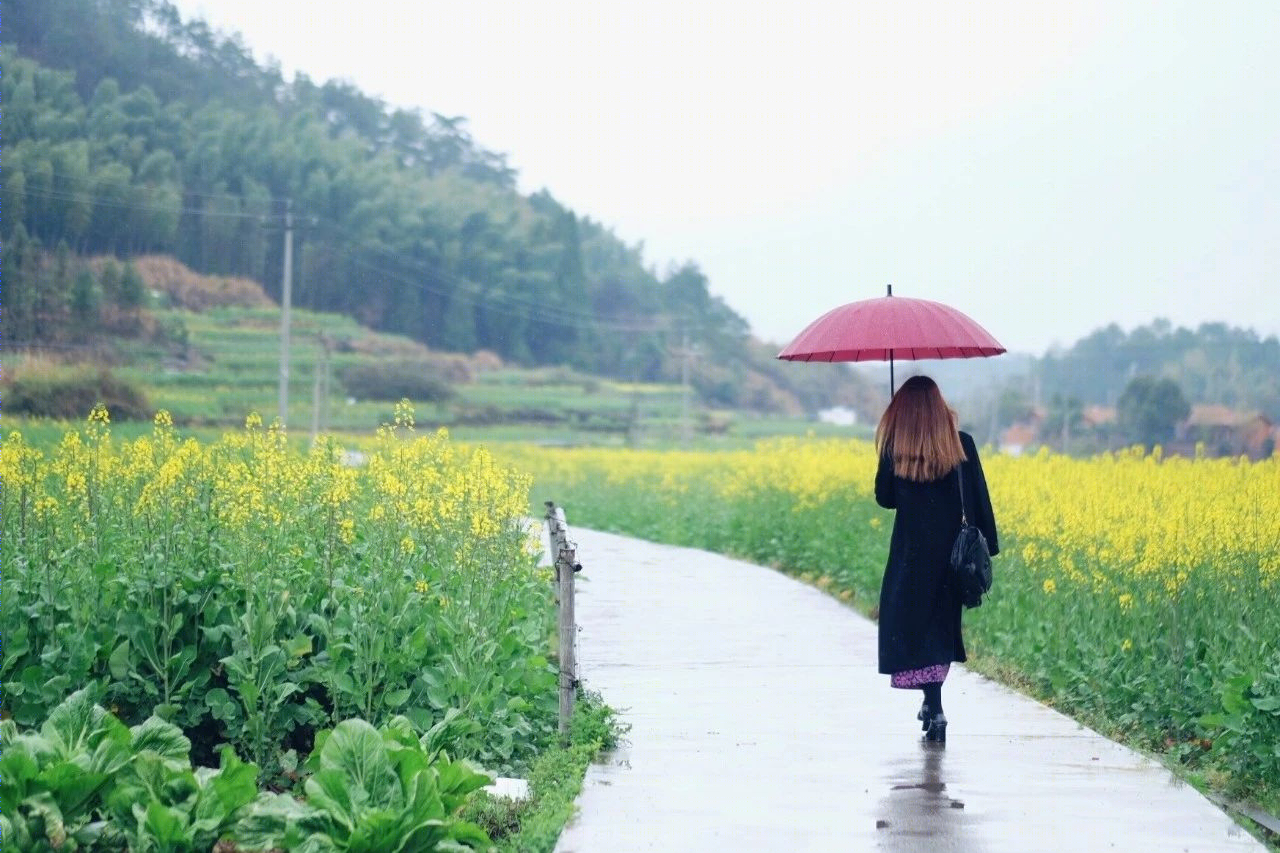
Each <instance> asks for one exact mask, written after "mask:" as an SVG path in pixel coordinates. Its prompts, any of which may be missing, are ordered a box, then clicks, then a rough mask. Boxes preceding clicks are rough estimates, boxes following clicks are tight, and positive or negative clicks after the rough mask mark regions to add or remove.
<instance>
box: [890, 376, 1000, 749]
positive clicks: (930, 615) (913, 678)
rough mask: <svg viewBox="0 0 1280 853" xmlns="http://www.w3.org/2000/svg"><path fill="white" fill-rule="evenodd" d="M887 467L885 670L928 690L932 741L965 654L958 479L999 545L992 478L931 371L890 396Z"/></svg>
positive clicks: (992, 543) (899, 681) (895, 679)
mask: <svg viewBox="0 0 1280 853" xmlns="http://www.w3.org/2000/svg"><path fill="white" fill-rule="evenodd" d="M876 449H877V450H878V451H879V453H880V467H879V469H878V470H877V471H876V502H877V503H879V504H880V506H882V507H885V508H887V509H893V510H896V512H895V514H894V520H893V536H892V538H891V539H890V541H889V561H888V564H887V565H886V566H885V570H884V581H883V583H882V584H881V586H880V620H879V623H880V672H882V673H884V674H886V675H889V676H890V681H889V683H890V685H891V686H893V687H898V688H903V689H920V690H923V691H924V703H923V704H922V705H921V706H920V713H919V715H918V718H919V719H920V720H921V722H922V728H923V730H924V731H925V739H926V740H929V741H938V742H943V743H945V742H946V739H947V718H946V716H945V715H944V714H943V712H942V683H943V681H945V680H946V677H947V672H948V671H949V669H950V668H951V662H952V661H963V660H965V652H964V638H963V637H961V635H960V612H961V605H960V598H959V596H958V594H957V592H956V590H955V588H954V585H953V584H952V582H951V578H950V570H951V565H950V558H951V546H952V545H953V544H954V543H955V540H956V536H957V535H958V534H959V532H960V515H961V503H960V477H959V474H958V472H959V469H960V467H961V466H963V467H964V477H963V482H964V490H965V495H964V507H965V509H967V510H968V520H969V523H970V524H972V525H974V526H975V527H977V528H978V529H979V530H981V531H982V535H983V536H985V537H986V539H987V545H988V547H989V548H990V551H991V554H992V555H993V556H994V555H995V554H996V553H997V552H998V551H999V550H1000V547H999V544H998V543H997V541H996V524H995V518H994V516H993V515H992V512H991V498H990V496H989V495H988V494H987V481H986V478H985V477H984V476H983V473H982V464H981V463H980V462H979V461H978V449H977V447H976V446H975V445H974V442H973V438H972V437H971V436H970V435H969V434H968V433H964V432H959V431H958V430H957V428H956V417H955V413H954V412H953V411H951V409H950V408H949V407H948V406H947V404H946V401H944V400H943V399H942V393H941V392H940V391H939V390H938V386H937V384H936V383H935V382H934V381H933V380H932V379H930V378H929V377H927V376H913V377H911V378H910V379H908V380H907V381H906V382H904V383H903V385H902V387H901V388H899V389H898V392H897V393H896V394H894V395H893V399H892V400H891V401H890V402H889V407H888V408H887V409H885V412H884V417H882V418H881V419H880V425H879V426H878V427H877V428H876Z"/></svg>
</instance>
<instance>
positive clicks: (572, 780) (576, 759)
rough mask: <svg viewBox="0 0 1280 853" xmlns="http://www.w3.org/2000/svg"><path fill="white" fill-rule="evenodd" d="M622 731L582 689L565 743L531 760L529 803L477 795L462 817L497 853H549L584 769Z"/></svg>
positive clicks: (596, 696) (595, 696) (569, 812)
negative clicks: (480, 831)
mask: <svg viewBox="0 0 1280 853" xmlns="http://www.w3.org/2000/svg"><path fill="white" fill-rule="evenodd" d="M624 731H625V727H624V726H623V725H622V724H620V723H619V722H618V720H617V717H616V715H615V714H614V711H613V709H611V708H610V707H609V706H608V705H605V704H604V702H603V701H602V700H601V698H600V695H599V694H597V693H592V692H589V691H584V692H583V693H581V694H580V695H579V698H578V702H577V704H576V707H575V709H574V716H573V723H572V725H571V727H570V731H569V743H568V745H567V746H557V747H553V748H552V749H549V750H547V751H546V752H544V753H542V755H540V756H538V757H537V758H536V759H534V762H533V765H532V768H531V770H530V773H529V799H527V800H521V801H514V800H509V799H506V798H502V797H492V796H489V795H488V794H485V793H483V792H481V793H478V794H477V795H476V796H475V797H473V798H472V799H471V801H470V802H469V803H468V804H467V806H466V808H465V809H464V811H463V813H462V818H463V819H464V820H468V821H471V822H472V823H476V824H478V825H480V826H481V827H483V828H484V830H485V832H487V833H489V837H490V838H492V839H493V840H494V843H495V844H496V846H497V849H498V850H499V851H502V853H550V851H551V850H552V849H553V848H554V847H555V845H556V840H557V839H559V838H560V833H561V831H563V830H564V827H565V824H567V823H568V822H569V819H570V818H571V817H572V816H573V802H574V799H575V798H576V797H577V796H578V792H579V791H581V790H582V780H583V777H584V776H585V775H586V772H587V765H588V764H590V763H591V760H592V759H593V758H595V757H596V756H597V755H599V754H600V753H601V752H604V751H607V750H610V749H613V748H614V747H615V746H617V744H618V738H619V737H620V736H621V735H622V734H623V733H624Z"/></svg>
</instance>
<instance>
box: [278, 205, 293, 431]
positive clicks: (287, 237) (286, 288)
mask: <svg viewBox="0 0 1280 853" xmlns="http://www.w3.org/2000/svg"><path fill="white" fill-rule="evenodd" d="M292 299H293V199H286V201H285V209H284V280H283V281H282V282H281V284H280V411H279V417H280V425H281V426H282V427H283V426H287V425H288V423H289V303H290V302H291V301H292Z"/></svg>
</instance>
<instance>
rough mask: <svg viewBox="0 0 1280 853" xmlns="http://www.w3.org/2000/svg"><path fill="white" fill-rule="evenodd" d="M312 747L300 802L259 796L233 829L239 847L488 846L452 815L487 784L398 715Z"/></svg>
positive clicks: (356, 725)
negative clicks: (434, 750)
mask: <svg viewBox="0 0 1280 853" xmlns="http://www.w3.org/2000/svg"><path fill="white" fill-rule="evenodd" d="M317 744H318V745H317V747H316V749H315V751H314V752H313V753H312V756H311V759H310V761H309V762H308V763H309V764H310V765H311V766H312V767H314V773H313V774H312V775H311V776H310V778H308V779H307V780H306V782H305V784H304V786H303V789H304V791H305V795H306V799H305V801H304V802H299V801H298V800H296V799H294V798H293V797H291V796H288V795H285V794H275V795H271V794H267V795H264V796H263V797H261V798H260V799H259V800H258V802H257V803H255V804H254V806H253V807H252V809H250V811H249V813H248V814H247V815H246V816H245V818H244V820H243V821H242V822H241V823H240V826H239V827H238V829H237V833H236V837H237V840H238V842H239V843H240V844H242V845H247V846H249V847H250V848H252V849H270V848H276V847H279V848H283V849H286V850H298V851H316V853H319V852H320V851H350V853H378V851H382V850H402V851H405V853H412V852H413V851H431V850H464V849H483V848H487V847H488V846H489V838H488V836H486V835H485V833H484V831H483V830H481V829H480V828H479V827H478V826H475V825H474V824H472V823H469V822H467V821H464V820H460V819H458V818H457V817H456V815H457V813H458V811H459V809H461V808H462V806H463V804H464V803H465V802H466V801H467V799H468V797H469V796H470V795H471V794H472V792H474V791H477V790H479V789H480V788H482V787H484V786H485V785H487V784H489V783H490V782H491V781H492V779H491V778H490V777H489V776H487V775H485V774H483V773H481V772H478V771H477V770H475V769H473V768H472V767H471V766H469V765H468V764H466V763H465V762H451V761H449V760H448V758H447V757H444V756H433V755H432V754H431V753H430V752H429V751H428V749H427V748H426V747H425V746H424V743H423V741H422V740H420V739H419V738H418V737H417V736H416V735H415V734H414V731H413V727H412V725H411V724H410V723H409V721H408V720H406V719H404V718H403V717H397V718H393V719H392V720H390V721H389V722H388V723H387V724H386V725H385V726H383V728H382V730H381V731H379V730H377V729H375V728H374V727H373V726H371V725H369V724H368V723H366V722H365V721H363V720H345V721H343V722H341V723H339V724H338V725H337V727H335V728H334V730H333V731H332V732H330V733H327V734H326V735H325V736H323V737H322V738H317Z"/></svg>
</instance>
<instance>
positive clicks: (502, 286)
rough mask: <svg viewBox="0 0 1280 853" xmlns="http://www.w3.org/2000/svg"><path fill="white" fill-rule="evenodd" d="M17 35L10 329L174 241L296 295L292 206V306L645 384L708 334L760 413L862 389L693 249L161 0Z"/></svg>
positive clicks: (0, 94) (456, 129) (9, 13)
mask: <svg viewBox="0 0 1280 853" xmlns="http://www.w3.org/2000/svg"><path fill="white" fill-rule="evenodd" d="M4 26H5V36H6V39H5V40H6V45H5V47H4V48H3V54H2V56H0V62H2V63H3V69H4V73H3V77H2V78H0V98H3V103H4V104H5V115H4V133H5V166H4V168H5V173H6V174H5V181H4V187H3V198H2V200H0V203H2V205H3V210H4V213H5V215H4V217H3V220H2V221H0V237H3V238H4V242H5V256H4V265H5V269H4V277H5V290H6V294H7V298H6V316H5V322H6V325H7V327H8V328H7V334H8V336H9V337H10V339H11V340H15V341H18V342H33V341H38V339H39V338H40V337H41V336H44V337H49V336H56V335H57V334H59V333H62V334H70V333H74V332H75V330H76V327H75V324H73V323H72V322H71V320H72V319H74V318H75V317H80V318H81V322H80V325H82V326H83V325H84V323H83V318H84V317H85V316H86V310H87V309H86V306H85V304H84V303H85V300H86V299H88V298H90V296H86V290H85V288H86V287H88V285H87V284H86V282H85V280H84V279H83V276H82V274H81V273H82V272H83V270H84V269H85V266H84V265H83V264H76V263H68V262H67V260H66V259H67V257H68V255H70V256H73V257H90V256H101V255H110V256H117V257H120V258H122V259H127V258H128V257H130V256H134V255H137V254H141V253H164V254H172V255H174V256H176V257H177V258H178V259H179V260H181V261H182V262H183V263H185V264H187V265H188V266H190V267H192V268H193V269H195V270H197V271H199V272H202V273H206V274H214V275H236V276H244V277H248V278H252V279H255V280H257V281H260V282H263V283H264V285H265V286H266V288H267V291H268V293H269V294H270V295H271V296H272V297H273V298H278V297H279V294H280V290H281V278H282V271H283V266H284V243H285V240H284V230H285V223H286V221H287V220H286V215H287V214H288V215H290V216H291V217H292V222H293V224H294V229H293V235H294V253H295V254H294V258H295V263H294V275H293V281H292V284H293V287H292V298H293V303H294V304H295V305H298V306H302V307H306V308H311V309H316V310H323V311H337V312H342V313H346V314H350V315H352V316H355V317H356V318H358V319H359V320H360V321H362V322H364V323H366V324H368V325H370V326H372V327H374V328H377V329H380V330H384V331H389V332H397V333H402V334H406V335H410V336H412V337H414V338H416V339H418V340H420V341H423V342H424V343H426V344H428V345H430V346H432V347H436V348H439V349H444V350H454V351H463V352H470V351H475V350H477V349H488V350H492V351H494V352H496V353H498V354H499V355H501V356H503V357H504V358H505V359H508V360H511V361H514V362H517V363H525V364H548V363H554V364H568V365H572V366H574V367H578V368H581V369H584V370H588V371H592V372H596V373H602V374H606V375H613V376H618V377H622V378H628V379H637V380H673V379H677V378H678V377H679V376H680V368H681V361H682V359H683V358H684V357H685V352H687V351H692V350H693V349H694V348H695V347H696V350H697V352H698V354H699V357H698V358H697V359H696V360H695V362H694V368H693V371H694V372H693V381H694V383H695V384H696V385H697V387H698V389H699V391H700V392H702V394H703V396H704V397H706V398H707V399H708V400H709V401H715V402H719V403H722V404H730V405H739V404H741V405H753V406H757V407H760V408H771V409H780V408H781V409H785V408H788V407H790V408H792V409H795V408H798V407H799V406H804V407H806V408H813V407H816V406H820V405H823V404H826V403H828V402H831V401H832V400H839V399H840V398H841V397H844V398H846V399H847V398H849V397H850V396H856V394H857V392H858V389H860V388H861V379H860V377H857V376H854V375H853V374H852V372H851V371H844V370H840V371H837V372H836V375H835V376H834V377H833V376H830V375H822V374H820V373H818V372H815V371H796V370H791V371H786V370H781V369H779V368H778V367H777V366H776V365H775V364H773V363H772V361H771V359H772V356H773V354H774V353H773V352H772V351H771V350H770V348H767V347H761V346H760V345H759V344H756V343H754V342H752V341H751V339H750V337H749V334H748V327H747V324H746V322H745V321H744V320H743V318H742V317H740V316H739V315H738V314H737V313H735V312H734V311H733V310H732V309H731V308H729V307H728V306H727V305H726V304H725V303H724V302H723V301H722V300H721V299H720V298H718V297H716V296H713V295H711V294H710V292H709V290H708V281H707V279H706V277H705V275H703V273H702V272H701V271H700V270H699V269H698V267H697V266H696V265H695V264H693V263H692V262H690V263H686V264H684V265H683V266H679V267H674V268H672V269H670V270H668V271H665V272H663V273H658V272H655V271H654V270H652V269H650V268H647V267H646V266H645V264H644V262H643V258H642V247H641V246H639V245H627V244H626V243H624V242H623V241H621V240H620V239H618V238H617V237H616V236H615V235H614V234H613V233H612V232H611V231H610V230H609V229H608V228H606V227H604V226H603V225H601V224H600V223H598V222H595V221H593V220H591V219H590V218H588V217H586V216H581V215H578V214H576V213H575V212H574V211H572V210H570V209H568V208H567V207H565V206H564V205H562V204H560V203H559V202H558V201H557V200H556V199H555V198H553V197H552V196H551V194H550V193H548V192H546V191H543V192H538V193H535V194H533V195H529V196H525V195H522V194H521V193H520V192H518V190H517V189H516V185H515V178H516V175H515V172H514V170H513V169H512V168H511V167H510V166H509V165H508V164H507V162H506V159H505V158H504V156H503V155H501V154H498V153H494V152H491V151H487V150H485V149H483V148H482V147H481V146H480V145H478V144H477V143H476V142H475V141H474V140H473V139H472V138H471V136H470V135H469V133H468V131H467V129H466V122H465V119H463V118H460V117H445V116H440V115H433V116H431V117H430V118H427V117H424V116H423V115H422V114H421V113H420V112H418V111H415V110H405V109H397V108H393V107H391V106H388V105H387V104H385V103H383V102H382V101H380V100H378V99H375V98H372V97H369V96H367V95H365V94H363V93H362V92H361V91H360V90H358V89H357V88H355V87H354V86H353V85H351V84H348V83H344V82H328V83H323V84H318V83H316V82H314V81H312V80H311V79H309V78H308V77H306V76H305V75H301V74H300V75H297V76H296V77H295V78H294V79H293V80H289V81H287V80H285V78H284V76H283V75H282V73H281V71H280V68H279V67H278V66H277V65H276V64H274V63H271V64H267V65H265V66H264V65H262V64H259V63H258V62H257V61H255V60H254V58H253V56H252V54H251V53H250V51H249V49H248V48H247V46H246V45H245V44H244V43H243V42H242V41H241V40H240V39H239V38H238V37H227V36H225V35H223V34H221V33H218V32H216V31H214V30H212V29H211V28H210V27H209V26H208V25H207V24H206V23H204V22H202V21H198V20H193V21H184V20H182V18H181V16H180V15H179V13H178V11H177V10H176V8H175V7H173V6H172V5H171V4H169V3H168V2H165V0H8V2H6V3H5V17H4ZM423 73H429V71H428V70H426V69H424V70H423ZM673 203H675V200H673ZM11 246H12V247H13V250H12V251H11V250H10V247H11ZM58 258H60V259H61V260H57V259H58ZM59 269H63V270H76V272H74V273H73V276H72V279H71V280H65V278H64V279H60V278H59V273H58V270H59ZM76 277H79V278H80V280H79V282H77V281H76V280H75V278H76ZM77 288H79V290H77ZM102 291H103V288H102V286H101V283H99V286H98V287H97V290H95V291H94V292H93V294H91V296H92V298H94V299H99V300H101V299H102V298H103V293H102ZM77 293H79V297H77V296H76V294H77ZM77 298H79V299H80V302H79V303H78V304H73V303H74V301H75V300H76V299H77ZM60 318H65V322H64V321H63V319H60ZM42 320H43V322H42ZM686 344H687V348H686Z"/></svg>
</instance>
